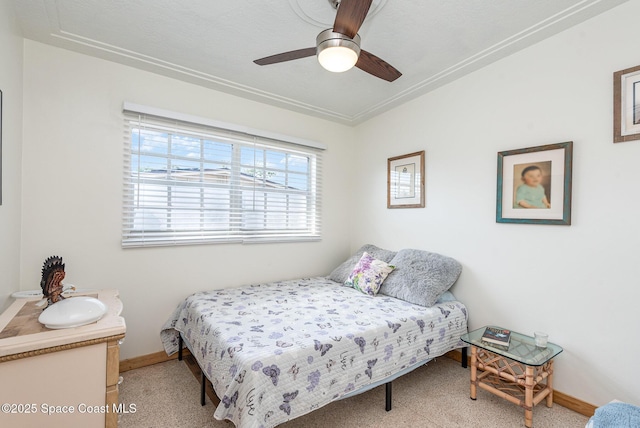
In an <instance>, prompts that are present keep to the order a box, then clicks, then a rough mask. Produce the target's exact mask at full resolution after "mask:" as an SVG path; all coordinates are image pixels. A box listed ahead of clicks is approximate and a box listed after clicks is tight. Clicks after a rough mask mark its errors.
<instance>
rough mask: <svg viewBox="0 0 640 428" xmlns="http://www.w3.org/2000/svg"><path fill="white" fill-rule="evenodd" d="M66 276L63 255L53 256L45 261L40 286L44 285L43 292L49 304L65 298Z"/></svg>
mask: <svg viewBox="0 0 640 428" xmlns="http://www.w3.org/2000/svg"><path fill="white" fill-rule="evenodd" d="M64 276H65V273H64V263H62V257H58V256H51V257H49V258H48V259H46V260H45V261H44V265H43V266H42V280H41V281H40V287H42V294H43V296H44V298H45V299H47V303H48V304H49V305H51V304H53V303H56V302H58V301H60V300H62V299H64V297H63V296H62V291H63V289H62V288H63V286H62V280H63V279H64Z"/></svg>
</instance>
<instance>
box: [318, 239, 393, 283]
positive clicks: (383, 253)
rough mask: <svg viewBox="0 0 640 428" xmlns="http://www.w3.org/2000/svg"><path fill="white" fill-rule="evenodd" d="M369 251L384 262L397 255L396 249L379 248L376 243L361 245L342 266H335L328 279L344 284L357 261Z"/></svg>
mask: <svg viewBox="0 0 640 428" xmlns="http://www.w3.org/2000/svg"><path fill="white" fill-rule="evenodd" d="M365 251H366V252H367V253H369V254H370V255H371V256H372V257H373V258H375V259H378V260H382V261H383V262H387V263H389V261H390V260H391V259H392V258H393V257H394V256H395V255H396V252H395V251H389V250H384V249H382V248H378V247H376V246H375V245H371V244H366V245H363V246H362V247H360V249H359V250H358V251H356V252H355V253H354V254H353V255H352V256H351V257H349V258H348V259H347V260H345V261H344V262H342V264H340V266H338V267H337V268H335V269H334V270H333V272H331V273H330V274H329V276H328V277H327V278H328V279H330V280H332V281H335V282H339V283H340V284H344V283H345V281H346V280H347V279H348V278H349V275H350V274H351V272H353V269H354V268H355V267H356V263H358V260H360V258H361V257H362V255H363V254H364V253H365Z"/></svg>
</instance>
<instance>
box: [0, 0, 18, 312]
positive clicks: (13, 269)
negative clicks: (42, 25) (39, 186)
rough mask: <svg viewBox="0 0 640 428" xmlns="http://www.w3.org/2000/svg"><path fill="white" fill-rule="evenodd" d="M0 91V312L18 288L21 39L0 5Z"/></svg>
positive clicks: (4, 5)
mask: <svg viewBox="0 0 640 428" xmlns="http://www.w3.org/2000/svg"><path fill="white" fill-rule="evenodd" d="M0 52H1V53H2V60H0V90H1V91H2V98H3V100H2V101H3V102H2V110H3V111H2V168H0V171H2V178H1V179H0V182H1V183H2V205H1V206H0V273H1V274H2V278H0V311H2V310H3V309H4V307H5V306H6V305H7V304H8V303H9V300H10V299H9V295H10V294H11V293H12V292H14V291H17V290H18V289H19V288H20V212H21V209H20V195H21V185H20V183H21V168H22V165H21V164H22V158H21V151H20V149H21V145H22V35H21V33H20V29H19V27H18V24H17V22H16V20H15V15H14V12H13V7H12V6H11V3H9V2H3V1H0Z"/></svg>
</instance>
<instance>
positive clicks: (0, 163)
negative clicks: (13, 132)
mask: <svg viewBox="0 0 640 428" xmlns="http://www.w3.org/2000/svg"><path fill="white" fill-rule="evenodd" d="M0 205H2V91H0Z"/></svg>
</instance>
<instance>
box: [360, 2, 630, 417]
mask: <svg viewBox="0 0 640 428" xmlns="http://www.w3.org/2000/svg"><path fill="white" fill-rule="evenodd" d="M639 16H640V1H637V0H633V1H630V2H628V3H626V4H623V5H622V6H619V7H617V8H615V9H613V10H611V11H610V12H607V13H605V14H604V15H601V16H599V17H596V18H594V19H592V20H590V21H588V22H586V23H583V24H581V25H579V26H576V27H574V28H572V29H570V30H568V31H565V32H563V33H561V34H559V35H556V36H554V37H552V38H550V39H547V40H545V41H543V42H541V43H538V44H537V45H535V46H533V47H530V48H528V49H526V50H524V51H521V52H519V53H517V54H515V55H512V56H510V57H508V58H506V59H504V60H502V61H500V62H498V63H495V64H493V65H491V66H488V67H486V68H484V69H482V70H479V71H477V72H475V73H473V74H471V75H469V76H467V77H465V78H462V79H460V80H458V81H456V82H453V83H451V84H449V85H447V86H445V87H442V88H441V89H439V90H437V91H435V92H432V93H430V94H427V95H425V96H423V97H421V98H418V99H416V100H414V101H412V102H410V103H407V104H405V105H403V106H400V107H398V108H396V109H395V110H393V111H390V112H388V113H386V114H384V115H381V116H379V117H377V118H375V119H372V120H370V121H369V122H367V123H365V124H363V125H361V126H359V127H358V129H357V131H358V138H357V141H358V144H357V145H358V146H359V149H358V150H357V153H359V162H360V163H359V164H360V166H361V168H359V175H358V176H357V181H356V182H355V184H354V185H355V187H354V189H353V194H354V195H359V196H360V197H359V198H358V199H357V200H356V201H354V202H355V205H354V206H357V207H358V210H357V211H355V210H354V212H355V213H356V214H355V216H354V218H353V223H352V230H353V233H352V235H351V247H352V249H355V248H357V247H359V246H360V245H361V244H363V243H367V242H370V243H374V244H377V245H379V246H381V247H384V248H388V249H399V248H402V247H413V248H420V249H425V250H430V251H434V252H439V253H443V254H446V255H449V256H452V257H454V258H456V259H458V260H459V261H460V262H461V263H462V264H463V265H464V269H463V273H462V275H461V277H460V279H459V281H458V283H457V284H456V285H455V286H454V289H453V291H454V293H455V294H456V295H457V296H458V297H459V298H460V299H461V300H462V301H464V302H465V303H466V304H467V305H468V306H469V314H470V327H471V328H473V329H475V328H479V327H482V326H483V325H486V324H497V325H501V326H505V327H508V328H511V329H513V330H516V331H520V332H523V333H529V334H531V333H533V331H534V330H542V331H546V332H548V333H549V336H550V340H551V341H552V342H555V343H558V344H559V345H561V346H563V347H564V352H563V353H562V354H561V355H560V356H559V357H558V358H557V360H556V364H557V365H556V371H555V373H556V381H555V386H556V388H557V389H558V390H559V391H562V392H564V393H566V394H569V395H571V396H574V397H577V398H579V399H581V400H584V401H586V402H589V403H592V404H595V405H601V404H603V403H605V402H607V401H609V400H611V399H613V398H618V399H621V400H628V401H631V402H635V403H636V404H640V403H638V402H637V400H638V397H640V385H639V384H638V382H637V376H636V375H635V367H636V364H637V362H636V357H637V355H638V354H639V353H640V342H638V340H637V339H638V337H639V336H638V335H639V328H640V311H638V309H637V307H638V302H639V301H640V287H639V284H638V278H639V277H640V263H638V256H639V255H640V252H639V250H638V239H639V238H640V226H639V223H638V212H640V198H638V197H637V194H638V192H637V189H638V184H637V183H638V171H639V167H638V159H640V141H636V142H627V143H622V144H613V142H612V133H613V132H612V116H613V110H612V99H613V89H612V87H613V84H612V81H613V79H612V74H613V72H614V71H617V70H621V69H624V68H628V67H632V66H636V65H639V64H640V56H638V46H637V40H638V36H637V29H638V17H639ZM564 141H573V142H574V157H573V205H572V206H573V222H572V223H573V224H572V225H571V226H543V225H513V224H497V223H496V222H495V210H496V203H495V199H496V165H497V152H499V151H503V150H511V149H517V148H524V147H531V146H537V145H544V144H551V143H559V142H564ZM423 149H424V150H426V159H427V160H426V195H427V196H426V208H424V209H404V210H403V209H394V210H388V209H386V193H385V192H386V187H385V186H386V160H387V158H389V157H392V156H397V155H402V154H406V153H411V152H414V151H419V150H423Z"/></svg>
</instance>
